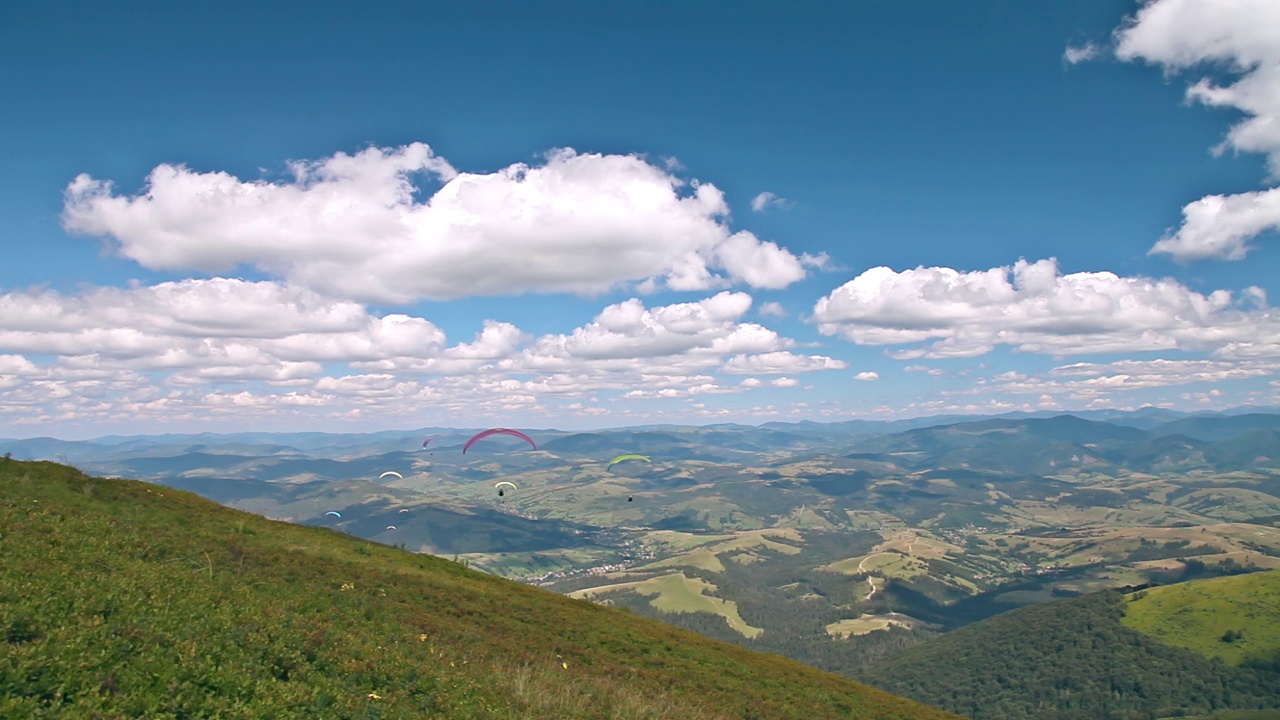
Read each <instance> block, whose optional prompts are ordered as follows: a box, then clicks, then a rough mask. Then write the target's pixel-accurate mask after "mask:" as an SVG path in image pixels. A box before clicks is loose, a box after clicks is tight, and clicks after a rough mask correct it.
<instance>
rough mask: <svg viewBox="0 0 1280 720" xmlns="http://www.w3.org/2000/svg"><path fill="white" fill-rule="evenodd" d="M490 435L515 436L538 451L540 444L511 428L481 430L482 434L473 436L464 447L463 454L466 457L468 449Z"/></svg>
mask: <svg viewBox="0 0 1280 720" xmlns="http://www.w3.org/2000/svg"><path fill="white" fill-rule="evenodd" d="M490 435H514V436H516V437H518V438H520V439H521V440H524V441H525V442H527V443H529V444H530V445H532V446H533V449H534V450H537V449H538V444H537V443H535V442H534V441H533V438H531V437H529V436H528V435H525V434H524V433H522V432H520V431H519V430H512V429H511V428H489V429H488V430H481V431H480V432H478V433H476V434H475V435H473V436H471V439H470V440H468V441H467V442H466V444H465V445H463V446H462V454H463V455H465V454H466V453H467V449H468V448H470V447H471V446H472V445H474V444H475V443H476V441H478V440H483V439H485V438H487V437H489V436H490Z"/></svg>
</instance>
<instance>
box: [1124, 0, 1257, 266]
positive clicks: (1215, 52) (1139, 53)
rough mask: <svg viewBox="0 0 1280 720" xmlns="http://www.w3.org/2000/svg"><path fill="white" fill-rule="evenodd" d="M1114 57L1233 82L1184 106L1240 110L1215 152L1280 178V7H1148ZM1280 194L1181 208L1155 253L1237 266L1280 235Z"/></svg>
mask: <svg viewBox="0 0 1280 720" xmlns="http://www.w3.org/2000/svg"><path fill="white" fill-rule="evenodd" d="M1116 56H1117V57H1119V58H1120V59H1122V60H1130V61H1132V60H1143V61H1146V62H1149V63H1153V64H1156V65H1160V66H1162V67H1163V68H1164V69H1165V70H1166V71H1168V72H1177V71H1182V70H1186V69H1189V68H1191V67H1194V66H1196V65H1201V64H1212V65H1214V66H1216V67H1219V68H1225V69H1226V70H1227V71H1228V72H1229V73H1230V74H1231V75H1232V76H1234V77H1235V78H1236V79H1235V82H1233V83H1229V84H1226V85H1219V84H1217V83H1216V82H1215V81H1213V80H1211V79H1208V78H1205V79H1201V80H1199V81H1198V82H1196V83H1195V84H1193V85H1192V86H1191V87H1190V88H1189V89H1188V90H1187V99H1188V100H1190V101H1194V102H1200V103H1203V104H1205V105H1210V106H1214V107H1230V108H1234V109H1236V110H1239V111H1240V112H1241V113H1242V114H1243V115H1244V119H1242V120H1240V121H1239V122H1237V123H1236V124H1235V125H1233V126H1232V127H1231V129H1230V131H1228V133H1227V137H1226V139H1225V140H1224V141H1223V142H1222V144H1221V145H1220V146H1218V147H1217V148H1215V152H1222V151H1224V150H1226V149H1234V150H1237V151H1240V152H1259V153H1264V154H1265V155H1266V156H1267V162H1268V166H1269V167H1270V169H1271V173H1272V176H1273V177H1276V176H1280V3H1276V2H1274V0H1151V2H1148V3H1146V4H1145V5H1143V6H1142V8H1141V9H1139V10H1138V12H1137V14H1136V15H1135V16H1134V17H1133V18H1132V19H1131V20H1130V21H1129V22H1127V23H1126V24H1125V25H1124V26H1123V27H1121V28H1120V29H1119V30H1118V31H1117V32H1116ZM1276 193H1277V190H1276V189H1271V190H1268V191H1265V192H1255V193H1244V194H1242V195H1236V196H1226V197H1224V196H1221V195H1216V196H1209V197H1206V198H1203V199H1201V200H1198V201H1195V202H1193V203H1190V204H1188V205H1187V206H1186V207H1185V208H1183V216H1184V219H1183V224H1182V227H1180V228H1179V229H1178V230H1177V231H1176V232H1174V233H1173V234H1171V235H1169V236H1167V237H1165V238H1162V239H1161V240H1160V241H1159V242H1157V243H1156V245H1155V246H1154V247H1153V248H1152V249H1151V252H1153V253H1167V254H1169V255H1172V256H1173V257H1174V258H1175V259H1178V260H1194V259H1200V258H1219V259H1224V260H1238V259H1241V258H1243V257H1244V256H1245V255H1246V254H1247V252H1248V250H1249V247H1248V245H1247V241H1248V240H1249V239H1251V238H1253V237H1256V236H1257V235H1259V234H1261V233H1263V232H1265V231H1268V230H1276V229H1280V215H1278V213H1277V207H1280V196H1277V194H1276Z"/></svg>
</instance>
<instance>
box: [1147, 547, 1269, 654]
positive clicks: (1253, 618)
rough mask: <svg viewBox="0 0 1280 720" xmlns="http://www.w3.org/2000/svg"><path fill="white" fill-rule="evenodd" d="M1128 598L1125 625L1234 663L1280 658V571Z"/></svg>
mask: <svg viewBox="0 0 1280 720" xmlns="http://www.w3.org/2000/svg"><path fill="white" fill-rule="evenodd" d="M1129 599H1130V602H1129V603H1128V605H1127V609H1128V613H1126V615H1125V618H1124V624H1125V625H1127V626H1129V627H1131V628H1134V629H1135V630H1138V631H1140V632H1143V633H1146V634H1147V635H1150V636H1151V637H1154V638H1155V639H1157V640H1159V641H1160V642H1163V643H1167V644H1169V645H1177V646H1179V647H1184V648H1188V649H1190V650H1194V651H1196V652H1198V653H1200V654H1202V655H1207V656H1210V657H1218V658H1222V659H1223V660H1224V661H1226V662H1227V663H1228V664H1231V665H1240V664H1241V663H1244V662H1250V661H1252V662H1254V663H1259V662H1261V663H1265V662H1268V661H1269V660H1270V659H1272V658H1275V657H1277V656H1280V570H1272V571H1270V572H1261V573H1250V574H1248V575H1234V576H1231V577H1221V578H1210V579H1206V580H1197V581H1194V582H1185V583H1178V584H1176V585H1166V586H1164V587H1154V588H1150V589H1147V590H1141V591H1139V592H1136V593H1133V594H1132V595H1130V596H1129Z"/></svg>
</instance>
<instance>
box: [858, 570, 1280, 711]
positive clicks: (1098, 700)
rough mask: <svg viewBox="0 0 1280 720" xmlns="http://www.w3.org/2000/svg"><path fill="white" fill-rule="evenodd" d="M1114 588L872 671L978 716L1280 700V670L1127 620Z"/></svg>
mask: <svg viewBox="0 0 1280 720" xmlns="http://www.w3.org/2000/svg"><path fill="white" fill-rule="evenodd" d="M1126 605H1127V603H1126V602H1125V599H1124V596H1123V595H1122V594H1121V593H1120V592H1118V591H1114V590H1109V591H1106V592H1101V593H1096V594H1093V595H1086V596H1084V597H1079V598H1071V599H1068V600H1059V601H1055V602H1050V603H1044V604H1040V605H1032V606H1029V607H1025V608H1020V609H1018V610H1012V611H1009V612H1007V613H1003V614H1001V615H998V616H996V617H994V618H991V619H989V620H985V621H982V622H979V623H974V624H973V625H969V626H967V627H963V628H961V629H959V630H956V631H954V632H951V633H948V634H947V635H944V636H942V637H940V638H937V639H934V640H930V641H928V642H926V643H924V644H922V645H918V646H916V647H914V648H911V649H909V650H906V651H905V652H903V653H901V654H900V655H897V656H895V657H893V658H891V659H889V660H887V661H884V662H880V663H876V664H875V665H873V666H871V667H870V669H869V670H868V672H867V673H865V677H864V679H867V680H868V681H870V682H873V683H875V684H877V685H879V686H880V687H883V688H886V689H888V690H890V691H891V692H898V693H901V694H904V695H907V696H908V697H913V698H916V699H918V700H921V701H923V702H930V703H935V704H937V705H940V706H942V707H945V708H948V709H950V710H953V711H955V712H958V713H961V714H964V715H968V716H970V717H972V718H977V719H979V720H985V719H988V718H991V719H995V718H1002V719H1010V720H1011V719H1014V718H1058V719H1064V720H1065V719H1067V718H1071V719H1079V720H1086V719H1087V720H1093V719H1096V718H1158V717H1171V716H1181V715H1195V714H1205V713H1208V712H1209V711H1211V710H1217V709H1250V708H1280V673H1276V672H1274V671H1271V670H1267V669H1263V668H1258V667H1232V666H1229V665H1227V664H1225V663H1223V662H1221V661H1218V660H1214V659H1210V658H1207V657H1205V656H1203V655H1201V654H1199V653H1196V652H1193V651H1191V650H1187V649H1185V648H1180V647H1174V646H1171V645H1165V644H1163V643H1160V642H1157V641H1156V640H1154V639H1152V638H1151V637H1149V636H1147V635H1145V634H1143V633H1140V632H1138V631H1136V630H1134V629H1132V628H1129V627H1127V626H1126V625H1125V624H1124V623H1122V622H1121V618H1122V617H1123V615H1124V612H1125V609H1126V607H1125V606H1126Z"/></svg>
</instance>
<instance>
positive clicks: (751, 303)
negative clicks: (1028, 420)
mask: <svg viewBox="0 0 1280 720" xmlns="http://www.w3.org/2000/svg"><path fill="white" fill-rule="evenodd" d="M429 5H430V4H418V3H372V4H368V5H365V6H361V7H360V9H359V10H358V11H357V10H354V9H353V8H352V6H350V5H349V4H345V3H324V2H321V3H316V4H314V5H313V6H311V8H310V9H309V10H308V11H307V12H306V13H300V12H297V11H295V10H291V9H288V8H285V7H284V6H283V5H278V6H275V7H271V8H264V7H261V6H260V4H256V3H220V4H216V5H206V6H202V7H199V8H190V7H183V8H181V9H178V7H177V6H174V5H173V4H166V3H126V4H125V5H124V6H123V7H115V8H106V7H104V6H101V5H100V4H96V3H73V2H64V3H42V2H28V1H25V0H19V1H18V2H14V3H7V4H5V6H4V7H3V8H2V9H0V70H2V72H0V97H3V98H4V99H5V103H4V108H5V109H4V111H3V112H0V157H3V158H4V163H3V166H0V242H3V247H4V255H5V262H4V263H0V435H5V436H25V435H35V434H53V435H59V436H86V435H95V434H105V433H115V432H148V431H154V430H159V429H169V430H231V429H242V428H243V429H324V430H333V429H352V430H355V429H379V428H388V427H413V426H419V425H465V426H480V425H515V426H522V427H567V428H568V427H596V426H616V425H631V424H643V423H652V422H695V423H704V422H743V423H758V422H765V421H770V420H800V419H813V420H837V419H846V418H851V417H868V418H891V417H903V416H912V415H921V414H933V413H941V412H1001V411H1007V410H1037V409H1055V410H1056V409H1064V410H1071V409H1086V408H1099V407H1119V408H1125V407H1138V406H1141V405H1147V404H1151V405H1162V406H1168V407H1174V408H1178V409H1200V408H1207V409H1222V408H1228V407H1234V406H1240V405H1276V404H1280V386H1278V384H1277V383H1278V381H1277V380H1276V378H1277V373H1276V370H1277V368H1278V367H1280V313H1278V312H1277V311H1276V310H1274V309H1273V308H1272V307H1271V305H1270V304H1269V300H1268V298H1275V297H1277V293H1278V292H1280V287H1278V286H1277V281H1276V278H1277V277H1278V276H1280V272H1278V271H1280V252H1278V251H1277V243H1276V230H1277V228H1278V227H1280V189H1277V188H1276V185H1277V183H1276V176H1275V173H1274V172H1273V171H1275V170H1280V11H1278V10H1277V9H1276V6H1275V4H1274V3H1273V2H1269V1H1268V0H1247V1H1237V2H1225V0H1153V1H1152V2H1147V3H1145V4H1139V3H1134V2H1090V3H1078V2H1065V1H1064V2H1044V3H1034V4H1032V3H1026V2H1021V1H1018V2H1014V1H1012V0H1010V1H1007V2H984V3H981V4H977V5H972V4H961V3H951V2H941V1H939V2H926V3H923V4H921V3H917V4H913V5H909V6H908V5H903V4H900V3H834V2H812V3H794V4H791V6H790V7H784V5H783V4H779V3H740V2H702V3H695V4H691V5H692V7H681V6H678V5H677V4H674V3H632V4H629V5H626V6H623V5H622V4H617V3H594V2H564V3H546V4H539V5H537V6H536V7H534V6H530V5H529V4H527V3H481V4H474V6H470V7H467V8H449V9H441V8H433V7H429ZM125 8H127V11H126V10H125ZM1273 21H1274V22H1273ZM569 149H572V150H569ZM521 165H522V167H521Z"/></svg>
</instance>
